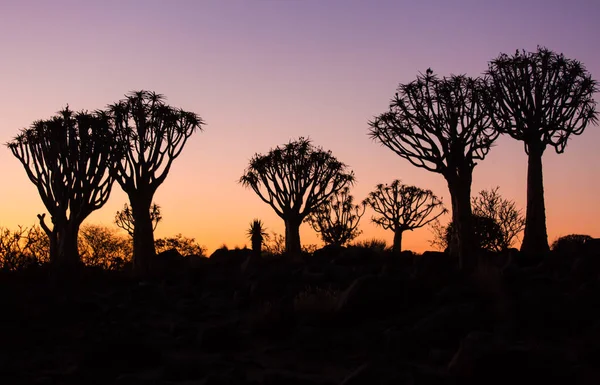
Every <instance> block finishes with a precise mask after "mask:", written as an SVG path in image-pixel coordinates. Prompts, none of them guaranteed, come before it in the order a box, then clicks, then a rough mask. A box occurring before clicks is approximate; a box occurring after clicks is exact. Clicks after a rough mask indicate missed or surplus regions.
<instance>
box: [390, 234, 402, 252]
mask: <svg viewBox="0 0 600 385" xmlns="http://www.w3.org/2000/svg"><path fill="white" fill-rule="evenodd" d="M403 232H404V229H396V230H395V231H394V245H393V246H392V251H393V252H394V253H400V252H401V251H402V233H403Z"/></svg>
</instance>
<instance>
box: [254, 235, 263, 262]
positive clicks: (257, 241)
mask: <svg viewBox="0 0 600 385" xmlns="http://www.w3.org/2000/svg"><path fill="white" fill-rule="evenodd" d="M262 242H263V237H262V235H261V236H252V253H253V254H254V255H255V256H257V257H260V256H261V254H262Z"/></svg>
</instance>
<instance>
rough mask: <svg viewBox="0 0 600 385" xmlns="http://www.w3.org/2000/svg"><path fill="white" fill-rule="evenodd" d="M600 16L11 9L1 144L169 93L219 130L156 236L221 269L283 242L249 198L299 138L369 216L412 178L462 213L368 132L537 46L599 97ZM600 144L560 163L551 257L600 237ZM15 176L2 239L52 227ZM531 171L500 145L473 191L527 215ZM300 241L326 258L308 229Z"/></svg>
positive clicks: (340, 7)
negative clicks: (402, 105) (564, 238)
mask: <svg viewBox="0 0 600 385" xmlns="http://www.w3.org/2000/svg"><path fill="white" fill-rule="evenodd" d="M599 15H600V2H598V1H595V0H571V1H552V0H539V1H529V0H518V1H513V0H510V1H507V0H503V1H479V0H472V1H458V0H457V1H448V0H440V1H408V0H407V1H401V0H397V1H383V0H370V1H369V0H363V1H354V0H239V1H238V0H214V1H177V0H170V1H157V0H144V1H142V0H139V1H133V0H131V1H127V0H110V1H108V0H104V1H94V2H92V1H81V0H79V1H76V0H72V1H64V0H54V1H26V0H18V1H17V0H15V1H9V0H2V1H0V48H1V53H0V76H1V80H2V81H1V82H0V87H1V92H0V141H1V142H2V143H6V142H7V141H9V140H11V139H12V138H13V137H14V136H15V135H16V134H17V133H18V130H19V129H21V128H23V127H28V126H29V125H30V124H31V123H32V122H33V121H34V120H37V119H45V118H49V117H51V116H52V115H53V114H54V113H55V112H56V111H58V110H60V109H61V108H62V107H64V106H65V105H66V104H67V103H68V104H69V105H70V107H71V108H72V109H75V110H80V109H89V110H94V109H97V108H103V107H105V106H106V105H107V104H109V103H112V102H115V101H117V100H119V99H121V98H122V97H123V95H124V94H125V93H127V92H128V91H131V90H139V89H148V90H153V91H156V92H159V93H162V94H164V95H165V96H166V97H167V101H168V103H169V104H171V105H173V106H177V107H182V108H184V109H187V110H190V111H194V112H196V113H198V114H199V115H200V116H202V117H203V118H204V119H205V121H206V122H207V125H206V127H205V131H204V132H202V133H198V134H196V135H195V136H192V138H191V139H190V140H189V142H188V143H187V147H186V148H185V149H184V151H183V153H182V155H181V156H180V157H179V158H178V159H177V160H176V161H175V163H174V166H173V168H172V170H171V172H170V174H169V176H168V177H167V179H166V181H165V183H164V184H163V185H162V186H161V187H160V188H159V189H158V192H157V194H156V196H155V201H156V202H157V203H158V204H159V205H160V206H161V207H162V213H163V217H164V220H163V222H162V223H161V224H160V225H159V226H158V229H157V232H156V235H157V237H162V236H170V235H175V234H176V233H183V235H185V236H190V237H195V238H196V239H197V241H198V242H199V243H200V244H203V245H205V246H207V247H208V249H209V252H212V250H214V249H215V248H217V247H219V246H221V245H222V244H224V243H225V244H227V245H228V246H229V247H233V246H236V245H238V246H243V245H245V244H246V245H249V241H248V240H247V238H246V234H245V232H246V230H247V228H248V226H249V223H250V222H251V220H252V219H253V218H260V219H262V220H263V222H264V223H265V224H266V226H267V228H268V230H269V231H276V232H278V233H283V229H284V227H283V221H282V220H281V219H280V218H279V217H277V216H276V215H275V213H274V212H273V210H272V209H271V208H270V207H269V206H268V205H266V204H265V203H263V202H262V201H261V200H260V199H259V198H258V197H257V196H256V195H255V194H254V192H252V191H251V190H248V189H244V188H243V187H242V186H241V185H239V184H238V183H237V181H238V179H239V178H240V176H241V175H242V174H243V172H244V169H245V167H246V166H247V164H248V161H249V159H250V158H251V157H252V155H253V154H254V153H256V152H258V153H266V152H268V151H269V149H271V148H272V147H274V146H276V145H279V144H283V143H286V142H288V141H289V140H290V139H293V138H297V137H299V136H305V137H310V138H311V139H312V140H313V141H314V143H315V144H316V145H319V146H322V147H323V148H325V149H328V150H332V152H333V154H334V155H335V156H336V157H337V158H338V159H339V160H341V161H343V162H345V163H347V164H348V165H349V166H350V167H351V168H352V169H353V170H354V172H355V174H356V177H357V184H356V186H355V187H354V188H353V190H352V193H353V195H354V196H355V197H356V199H357V200H362V199H363V198H364V197H365V196H366V195H367V193H368V192H369V191H371V190H372V189H373V188H374V186H375V185H376V184H378V183H389V182H391V181H392V180H394V179H396V178H398V179H401V180H402V181H403V182H404V183H406V184H412V185H416V186H419V187H422V188H428V189H431V190H433V191H434V192H435V193H436V194H437V195H438V196H440V197H442V198H443V200H444V202H445V203H446V205H447V206H448V207H449V203H450V197H449V194H448V190H447V186H446V184H445V181H444V179H443V178H442V176H441V175H438V174H433V173H430V172H427V171H425V170H423V169H418V168H415V167H413V166H412V165H410V164H409V163H408V162H407V161H405V160H403V159H401V158H400V157H398V156H397V155H395V154H394V153H393V152H392V151H390V150H389V149H387V148H385V147H382V146H381V145H379V144H378V143H376V142H373V141H372V140H370V139H369V137H368V136H367V133H368V124H367V122H368V121H369V120H370V119H371V118H372V117H373V116H374V115H377V114H380V113H382V112H385V111H386V109H387V106H388V103H389V100H390V98H391V97H392V96H393V95H394V92H395V90H396V87H397V85H398V83H406V82H410V81H412V80H413V79H414V78H415V77H416V75H417V73H418V72H419V71H421V72H424V71H425V70H426V69H427V68H428V67H431V68H432V69H433V70H434V71H435V72H437V73H438V74H440V75H450V74H462V73H465V74H468V75H470V76H477V75H479V74H481V73H482V72H483V71H485V70H486V68H487V62H488V61H489V60H491V59H493V58H495V57H496V56H497V55H498V54H499V53H501V52H506V53H513V52H514V51H515V50H516V49H527V50H535V49H536V46H537V45H544V46H546V47H548V48H550V49H552V50H554V51H556V52H562V53H564V54H565V55H566V56H567V57H569V58H573V59H578V60H580V61H581V62H583V63H584V64H585V66H586V67H587V69H588V70H589V71H590V72H591V73H592V76H594V78H595V79H597V80H598V79H600V40H598V39H599V37H600V23H599V22H598V16H599ZM599 143H600V130H599V128H598V127H595V126H591V127H588V129H587V130H586V131H585V132H584V133H583V135H582V136H577V137H573V138H572V140H571V141H570V142H569V144H568V146H567V149H566V151H565V153H564V154H562V155H556V154H554V153H552V152H551V151H550V149H548V150H547V151H546V154H545V156H544V158H543V162H544V182H545V197H546V209H547V226H548V234H549V240H550V241H552V240H553V239H555V238H556V237H557V236H560V235H566V234H570V233H583V234H590V235H592V236H595V237H600V223H599V221H598V218H600V204H598V196H599V195H600V194H599V193H600V180H599V179H600V178H599V177H600V174H599V172H598V165H599V164H600V152H599V151H598V150H597V146H598V144H599ZM0 164H2V178H3V179H2V182H0V226H4V227H9V228H15V227H16V226H17V225H19V224H20V225H26V226H29V225H32V224H34V223H36V221H37V220H36V214H38V213H42V212H45V208H44V206H43V204H42V202H41V200H40V198H39V196H38V193H37V190H36V188H35V187H34V185H33V184H32V183H31V182H30V181H29V180H28V179H27V176H26V174H25V171H24V170H23V167H22V166H21V164H20V163H19V162H18V160H17V159H16V158H14V157H13V155H12V154H11V153H10V151H9V150H8V149H7V148H4V149H2V148H0ZM526 165H527V162H526V157H525V154H524V151H523V146H522V143H520V142H516V141H513V140H511V139H510V138H501V139H500V140H499V141H498V142H497V144H496V147H495V148H494V149H493V150H492V151H491V153H490V155H489V156H488V158H487V159H486V160H485V161H483V162H482V163H481V164H479V165H478V166H477V167H476V168H475V172H474V182H473V192H474V193H476V192H478V191H480V190H481V189H488V188H491V187H494V186H496V185H498V186H500V192H501V194H502V195H503V196H504V197H505V198H510V199H513V200H515V201H516V202H517V204H518V205H519V206H520V207H521V208H523V209H524V208H525V197H526V185H525V182H526ZM126 202H127V197H126V195H125V194H124V193H123V192H122V191H121V190H120V188H119V186H118V185H116V184H115V187H114V189H113V193H112V195H111V198H110V200H109V202H108V203H107V204H106V205H105V206H104V208H102V209H101V210H99V211H97V212H95V213H93V214H92V215H91V216H90V217H89V218H88V220H87V221H86V223H98V224H104V225H110V226H111V225H112V221H113V218H114V214H115V212H116V211H117V210H118V209H120V208H121V207H122V206H123V204H124V203H126ZM372 214H373V213H372V212H371V211H367V214H365V217H364V218H363V221H362V222H361V229H362V230H363V235H362V236H361V237H360V238H359V239H367V238H373V237H376V238H384V239H386V240H387V241H388V244H390V243H391V241H392V235H393V234H392V233H391V232H390V231H384V230H381V229H377V228H375V226H374V225H373V224H371V223H370V216H371V215H372ZM448 219H449V215H448V216H446V217H445V219H444V220H445V221H447V220H448ZM301 237H302V243H303V244H312V243H319V241H318V238H317V237H316V235H315V233H314V232H313V231H312V229H311V228H310V227H309V225H307V224H304V225H302V227H301ZM430 238H431V233H430V231H429V230H428V229H427V228H423V229H419V230H415V231H413V232H408V233H406V234H405V236H404V248H406V249H412V250H415V251H423V250H425V249H428V248H430V247H429V244H428V240H429V239H430Z"/></svg>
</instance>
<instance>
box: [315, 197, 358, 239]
mask: <svg viewBox="0 0 600 385" xmlns="http://www.w3.org/2000/svg"><path fill="white" fill-rule="evenodd" d="M364 213H365V205H357V204H354V197H353V196H352V195H350V189H349V188H348V186H346V187H344V188H343V189H341V190H339V191H338V192H337V193H335V194H332V195H331V196H330V197H329V198H328V199H327V200H326V201H325V202H324V203H323V204H322V205H321V206H319V207H316V208H315V209H314V210H313V212H311V213H310V214H309V215H308V217H307V218H306V220H307V221H308V223H310V226H311V227H312V228H313V230H315V231H316V232H317V233H319V235H320V237H321V239H322V240H323V242H324V243H325V244H326V245H334V246H343V245H345V244H346V243H348V242H350V241H352V240H353V239H354V238H356V237H358V236H359V235H360V233H361V232H360V230H358V223H359V222H360V218H361V217H362V216H363V214H364Z"/></svg>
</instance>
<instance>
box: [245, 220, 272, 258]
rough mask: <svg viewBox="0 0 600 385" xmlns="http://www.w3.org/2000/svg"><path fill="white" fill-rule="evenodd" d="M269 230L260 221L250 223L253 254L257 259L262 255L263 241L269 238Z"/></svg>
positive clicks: (248, 232) (249, 230) (249, 234)
mask: <svg viewBox="0 0 600 385" xmlns="http://www.w3.org/2000/svg"><path fill="white" fill-rule="evenodd" d="M266 230H267V229H266V228H265V226H264V224H263V223H262V221H261V220H260V219H255V220H253V221H252V223H250V228H249V229H248V231H247V234H248V237H249V238H250V242H251V243H252V253H254V255H256V256H257V257H260V255H261V254H262V245H263V241H264V240H265V239H267V238H268V236H269V235H268V234H267V231H266Z"/></svg>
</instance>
